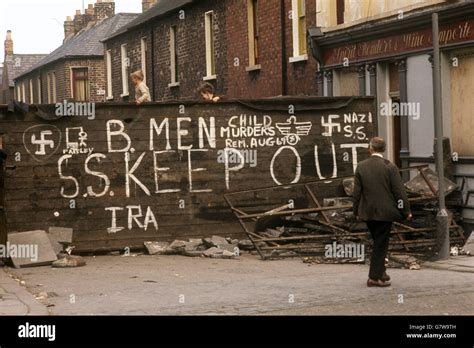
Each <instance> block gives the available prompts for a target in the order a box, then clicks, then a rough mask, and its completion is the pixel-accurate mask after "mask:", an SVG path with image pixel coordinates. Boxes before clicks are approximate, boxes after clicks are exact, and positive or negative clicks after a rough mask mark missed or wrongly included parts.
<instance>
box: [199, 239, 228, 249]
mask: <svg viewBox="0 0 474 348" xmlns="http://www.w3.org/2000/svg"><path fill="white" fill-rule="evenodd" d="M203 242H204V244H205V245H206V246H207V247H208V248H212V247H216V248H219V247H221V246H222V245H227V244H229V242H228V241H227V239H226V238H224V237H221V236H212V237H211V238H204V239H203Z"/></svg>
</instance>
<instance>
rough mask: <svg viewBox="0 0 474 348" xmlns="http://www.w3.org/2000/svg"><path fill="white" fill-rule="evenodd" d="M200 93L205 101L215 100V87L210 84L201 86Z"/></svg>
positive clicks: (206, 83)
mask: <svg viewBox="0 0 474 348" xmlns="http://www.w3.org/2000/svg"><path fill="white" fill-rule="evenodd" d="M198 93H199V94H200V95H201V96H202V98H203V99H204V100H212V98H214V86H213V85H211V84H210V83H209V82H205V83H203V84H202V85H201V86H199V88H198Z"/></svg>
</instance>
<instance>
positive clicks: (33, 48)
mask: <svg viewBox="0 0 474 348" xmlns="http://www.w3.org/2000/svg"><path fill="white" fill-rule="evenodd" d="M83 2H84V7H85V8H87V5H88V4H93V3H95V2H96V1H95V0H0V42H1V44H0V62H3V57H4V45H3V43H4V41H5V37H6V35H7V30H11V31H12V38H13V45H14V46H13V47H14V52H15V53H23V54H25V53H50V52H52V51H53V50H55V49H56V48H58V47H59V46H61V44H62V41H63V39H64V26H63V24H64V21H65V20H66V17H67V16H74V14H75V12H76V10H79V9H82V3H83ZM141 10H142V0H115V13H119V12H135V13H139V12H141Z"/></svg>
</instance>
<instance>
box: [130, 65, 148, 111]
mask: <svg viewBox="0 0 474 348" xmlns="http://www.w3.org/2000/svg"><path fill="white" fill-rule="evenodd" d="M130 76H131V78H132V82H133V84H134V85H135V101H136V103H137V105H140V104H143V103H146V102H150V101H151V97H150V90H149V89H148V86H147V85H146V83H145V82H144V81H143V80H144V79H145V77H144V76H143V71H141V70H137V71H135V72H134V73H132V74H131V75H130Z"/></svg>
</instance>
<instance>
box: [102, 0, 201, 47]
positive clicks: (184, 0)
mask: <svg viewBox="0 0 474 348" xmlns="http://www.w3.org/2000/svg"><path fill="white" fill-rule="evenodd" d="M196 1H197V0H158V2H157V3H156V4H155V5H153V6H152V7H151V8H150V9H149V10H148V11H146V12H144V13H142V14H140V15H139V16H138V17H137V18H135V19H134V20H133V21H131V22H130V23H128V24H127V25H125V26H123V27H122V28H120V29H118V30H116V31H115V32H113V33H111V34H110V35H109V36H104V39H103V40H102V41H107V40H110V39H112V38H114V37H117V36H120V35H122V34H124V33H126V32H128V31H131V30H133V29H135V28H137V27H139V26H141V25H143V24H145V23H146V22H148V21H150V20H152V19H155V18H158V17H161V16H165V15H167V14H168V13H170V12H173V11H176V10H177V9H179V8H181V7H183V6H186V5H189V4H191V3H193V2H196Z"/></svg>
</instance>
